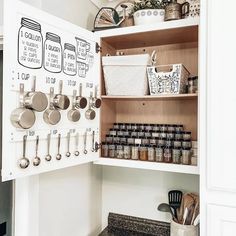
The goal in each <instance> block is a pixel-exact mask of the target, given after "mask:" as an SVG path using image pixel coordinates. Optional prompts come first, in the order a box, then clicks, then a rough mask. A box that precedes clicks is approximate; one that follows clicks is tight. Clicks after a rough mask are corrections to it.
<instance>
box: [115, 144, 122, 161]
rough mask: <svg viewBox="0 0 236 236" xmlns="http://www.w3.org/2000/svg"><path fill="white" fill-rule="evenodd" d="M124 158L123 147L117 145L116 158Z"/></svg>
mask: <svg viewBox="0 0 236 236" xmlns="http://www.w3.org/2000/svg"><path fill="white" fill-rule="evenodd" d="M123 157H124V149H123V145H121V144H119V145H116V158H118V159H122V158H123Z"/></svg>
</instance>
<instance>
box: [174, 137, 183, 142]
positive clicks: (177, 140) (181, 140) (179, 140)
mask: <svg viewBox="0 0 236 236" xmlns="http://www.w3.org/2000/svg"><path fill="white" fill-rule="evenodd" d="M173 141H174V142H175V141H176V142H183V139H182V138H181V139H177V138H175V139H174V140H173Z"/></svg>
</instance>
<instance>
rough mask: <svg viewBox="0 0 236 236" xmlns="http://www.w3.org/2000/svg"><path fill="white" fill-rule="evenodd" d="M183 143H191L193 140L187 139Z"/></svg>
mask: <svg viewBox="0 0 236 236" xmlns="http://www.w3.org/2000/svg"><path fill="white" fill-rule="evenodd" d="M182 142H183V143H184V142H191V139H185V140H182Z"/></svg>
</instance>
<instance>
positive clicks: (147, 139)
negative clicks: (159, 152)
mask: <svg viewBox="0 0 236 236" xmlns="http://www.w3.org/2000/svg"><path fill="white" fill-rule="evenodd" d="M141 144H142V145H149V144H150V141H149V138H142V140H141Z"/></svg>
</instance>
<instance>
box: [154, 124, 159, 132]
mask: <svg viewBox="0 0 236 236" xmlns="http://www.w3.org/2000/svg"><path fill="white" fill-rule="evenodd" d="M152 130H153V131H154V132H158V131H160V126H159V125H154V126H153V128H152Z"/></svg>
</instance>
